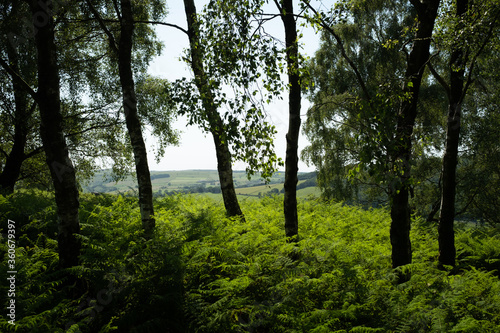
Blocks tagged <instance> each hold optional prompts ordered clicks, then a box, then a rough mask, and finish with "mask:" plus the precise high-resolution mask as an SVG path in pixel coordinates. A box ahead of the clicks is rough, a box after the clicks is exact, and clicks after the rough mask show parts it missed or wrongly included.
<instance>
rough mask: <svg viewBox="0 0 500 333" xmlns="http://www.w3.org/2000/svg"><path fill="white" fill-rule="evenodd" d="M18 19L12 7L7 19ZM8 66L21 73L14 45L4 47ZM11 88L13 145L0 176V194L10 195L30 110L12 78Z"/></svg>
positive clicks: (21, 155)
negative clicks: (12, 97)
mask: <svg viewBox="0 0 500 333" xmlns="http://www.w3.org/2000/svg"><path fill="white" fill-rule="evenodd" d="M12 17H14V18H15V20H18V19H19V6H13V7H12V12H11V14H10V16H9V17H8V20H11V19H12ZM5 48H6V50H7V56H8V59H9V64H10V67H11V68H12V70H14V71H15V72H17V73H21V71H20V67H19V54H18V51H17V49H16V46H15V44H14V43H7V44H6V45H5ZM12 87H13V90H14V143H13V146H12V149H11V151H10V152H9V155H8V156H6V160H5V165H4V168H3V170H2V173H1V174H0V193H1V194H10V193H13V192H14V186H15V185H16V182H17V180H18V179H19V176H20V174H21V167H22V164H23V162H24V160H25V159H26V155H25V153H24V150H25V148H26V141H27V138H28V133H29V126H30V125H29V122H30V119H31V115H32V110H29V107H28V93H27V92H26V91H25V90H24V87H23V86H22V85H21V84H19V82H18V81H17V80H16V79H14V78H12Z"/></svg>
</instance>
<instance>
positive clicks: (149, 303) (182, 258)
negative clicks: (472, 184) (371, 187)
mask: <svg viewBox="0 0 500 333" xmlns="http://www.w3.org/2000/svg"><path fill="white" fill-rule="evenodd" d="M243 204H244V206H245V207H244V208H245V211H246V212H247V214H246V221H247V222H246V223H245V224H242V223H241V222H239V221H236V220H232V219H229V218H227V217H226V216H225V212H224V207H223V206H222V204H215V203H214V202H213V201H211V200H210V199H207V198H204V197H200V196H196V197H195V196H185V195H177V196H169V197H165V198H161V199H158V200H157V201H156V214H155V217H156V219H157V230H156V232H155V237H153V239H151V240H148V241H145V240H144V239H142V238H141V237H140V235H141V224H140V214H139V208H138V205H137V201H136V199H135V198H123V197H120V196H113V195H100V196H94V195H91V194H84V195H82V200H81V210H80V211H81V213H80V219H81V221H82V236H81V238H82V241H83V244H84V246H83V253H82V256H81V264H80V265H79V266H77V267H75V268H72V269H71V270H68V271H60V270H59V269H58V268H57V261H58V258H57V249H56V248H57V243H56V241H55V240H54V234H53V231H50V230H51V228H52V226H54V225H55V219H56V215H55V213H54V211H53V209H54V206H53V204H52V197H51V195H49V194H47V193H45V192H39V191H38V192H37V191H32V192H16V193H15V194H13V195H11V196H8V197H2V196H0V210H1V212H2V214H3V215H2V218H3V219H5V218H10V219H19V221H23V223H22V227H21V230H20V232H19V233H18V234H19V235H21V234H22V236H21V237H20V238H19V239H18V240H17V242H18V243H17V245H18V247H17V258H16V261H17V262H16V265H17V267H18V275H17V278H18V280H17V282H16V283H17V285H16V288H17V291H16V302H17V304H18V307H17V310H18V312H17V316H16V326H15V327H14V326H12V325H10V324H8V323H7V322H6V319H5V317H2V319H0V329H1V330H2V331H4V332H10V331H13V329H15V330H16V331H18V332H47V331H50V332H63V331H64V330H66V329H69V328H70V327H71V329H72V330H73V331H74V332H78V331H80V332H112V331H120V332H124V331H127V332H149V331H158V330H161V331H165V332H496V331H498V330H499V329H500V315H499V314H500V296H499V295H500V280H499V275H498V272H499V271H498V269H499V268H500V266H499V262H498V256H499V255H500V253H499V249H500V230H499V229H498V228H496V229H495V228H491V227H486V226H481V225H475V224H470V223H463V224H461V225H460V226H458V227H457V249H458V268H457V269H456V270H454V271H442V270H438V269H437V267H436V265H435V264H434V262H435V260H436V257H437V254H438V253H437V240H436V238H437V231H436V230H435V228H434V226H433V225H432V224H429V223H427V222H425V221H423V220H421V219H417V220H415V221H414V226H413V228H412V238H413V244H414V262H415V263H414V264H411V265H408V266H404V267H402V268H399V269H401V270H403V271H404V272H406V273H408V274H410V275H411V279H409V281H407V282H405V283H402V284H398V283H397V282H396V272H394V271H393V270H392V269H391V268H390V247H389V230H388V229H389V224H390V218H389V216H388V212H387V211H386V209H383V208H382V209H369V210H363V209H360V208H358V207H355V206H347V205H343V204H341V203H331V202H324V201H317V200H309V201H301V202H300V203H299V207H298V209H299V213H300V216H301V223H300V228H301V230H300V234H301V239H300V241H299V242H298V243H296V244H290V243H287V242H286V241H285V239H284V237H283V234H282V233H283V230H282V223H283V221H282V217H281V214H280V211H281V206H282V202H281V200H280V199H278V198H276V197H275V198H272V197H265V198H262V199H260V200H252V201H245V202H244V203H243ZM22 212H24V213H25V214H24V215H23V214H22ZM0 247H1V248H2V253H6V252H7V251H6V249H7V248H6V243H5V241H2V242H1V243H0ZM6 262H7V261H6V259H5V257H3V258H2V260H1V262H0V266H1V269H2V270H6ZM69 276H77V277H79V279H80V281H81V284H82V288H81V293H80V295H79V296H77V297H76V298H75V297H69V296H68V294H67V291H68V290H69V289H68V285H67V284H66V283H67V281H68V278H69ZM0 294H1V295H2V296H1V297H5V295H6V286H5V284H2V286H1V287H0ZM2 299H3V298H2ZM2 304H5V303H4V301H2ZM69 331H71V330H68V332H69Z"/></svg>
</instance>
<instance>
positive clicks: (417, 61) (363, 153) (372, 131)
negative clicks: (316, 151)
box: [305, 1, 439, 268]
mask: <svg viewBox="0 0 500 333" xmlns="http://www.w3.org/2000/svg"><path fill="white" fill-rule="evenodd" d="M305 3H306V5H307V7H308V8H309V9H310V10H311V11H312V12H313V13H314V15H313V16H312V17H311V18H312V21H313V22H314V23H316V24H317V25H319V26H320V27H321V28H323V29H324V30H325V31H326V32H327V33H328V34H330V35H331V36H332V37H333V39H334V41H335V42H336V43H337V46H338V48H339V50H340V53H341V55H342V57H343V60H344V61H345V63H346V65H347V66H348V67H349V69H350V71H351V73H352V78H353V82H355V83H356V85H357V86H358V87H359V89H360V94H361V98H357V99H354V100H352V102H353V103H349V104H350V105H349V104H348V105H347V108H348V110H352V109H351V108H350V107H351V106H352V105H354V106H355V110H356V109H357V110H359V111H358V112H357V118H358V119H360V120H361V121H366V123H364V124H363V125H362V126H361V128H362V130H363V131H362V132H361V133H358V134H355V135H353V136H351V137H346V139H347V140H352V141H354V142H356V145H358V146H361V147H362V149H361V150H360V151H359V153H357V154H356V157H357V158H356V159H357V161H356V160H354V161H353V162H355V163H356V162H357V163H356V164H357V167H356V168H355V169H354V170H358V172H357V174H358V175H360V174H362V171H364V170H366V171H367V172H368V174H369V175H370V176H375V177H376V179H377V178H378V180H379V181H380V182H382V183H384V184H385V186H386V189H387V192H388V196H389V199H390V206H391V220H392V222H391V244H392V265H393V267H394V268H396V267H398V266H401V265H405V264H408V263H411V243H410V216H411V209H410V204H409V194H410V191H411V188H412V181H413V179H412V177H411V175H410V171H411V163H412V153H413V150H412V138H413V134H414V128H415V122H416V119H417V115H418V113H417V105H418V101H419V93H420V87H421V84H422V77H423V75H424V69H425V65H426V63H427V62H428V60H429V52H430V41H431V37H432V33H433V29H434V22H435V19H436V17H437V11H438V7H439V1H425V2H419V1H411V4H412V7H413V11H414V13H415V14H414V15H415V16H414V18H415V21H414V22H415V25H414V26H413V30H412V31H413V38H411V39H410V40H409V41H408V42H407V43H405V44H403V50H404V49H405V46H406V45H407V44H410V45H411V49H410V51H409V52H408V53H407V55H406V58H404V59H405V61H404V64H405V65H404V67H402V68H403V70H401V71H395V72H393V73H394V76H395V77H394V76H393V77H392V78H391V77H390V76H389V77H387V72H386V71H385V72H383V74H382V78H384V76H385V82H384V81H382V84H379V86H378V87H376V88H375V89H373V88H372V86H371V85H368V84H367V81H369V79H370V77H367V74H368V73H366V72H363V71H362V70H361V69H362V67H361V68H360V67H359V66H358V63H359V62H360V60H359V59H358V58H361V59H362V58H363V55H362V54H361V52H362V51H365V50H364V49H363V48H362V46H363V43H361V44H358V45H356V47H355V48H354V52H353V51H352V50H349V49H347V48H346V47H345V44H344V40H343V39H342V38H341V37H340V35H339V33H338V32H339V29H340V31H342V29H345V30H347V31H348V32H349V30H348V29H349V27H350V25H349V20H350V19H352V18H353V16H354V17H355V15H356V14H357V13H359V12H360V11H361V8H363V7H364V6H365V5H366V4H369V3H366V4H365V2H364V1H361V2H359V1H349V2H345V3H342V4H340V5H339V7H338V8H337V9H336V11H332V13H331V14H335V15H338V16H339V19H340V23H339V24H338V26H333V27H332V24H331V23H333V21H331V22H328V21H326V20H325V19H324V17H328V16H325V15H320V14H319V13H318V11H317V10H315V9H314V8H313V7H312V6H311V5H310V4H309V2H305ZM370 4H371V5H373V6H380V5H381V3H378V2H376V3H373V4H372V3H370ZM396 4H397V2H394V3H392V2H391V3H390V5H389V6H388V7H389V8H391V6H392V8H397V7H396ZM383 7H384V6H380V8H383ZM350 13H352V15H351V14H350ZM405 18H406V16H403V19H405ZM398 19H399V17H398V16H395V20H389V21H388V25H391V24H394V22H395V23H398V24H399V22H398ZM351 22H352V21H351ZM354 23H356V21H354ZM337 27H338V28H337ZM410 27H411V26H410ZM380 31H381V30H380V29H377V30H375V32H374V34H373V35H369V36H368V37H369V38H370V39H373V38H378V37H379V36H380V34H379V32H380ZM382 31H383V30H382ZM350 32H351V33H352V32H354V31H353V30H351V31H350ZM398 38H399V37H397V38H396V39H395V40H391V39H389V40H386V41H385V42H386V43H385V45H386V47H387V48H390V47H391V45H393V44H394V43H398V42H399V40H398ZM382 45H384V44H382ZM380 46H381V45H380V44H379V45H378V47H379V48H380ZM367 51H370V50H369V49H368V50H367ZM367 54H368V55H370V54H371V53H370V52H367ZM374 54H378V53H377V52H375V53H374ZM355 57H358V58H355ZM367 61H369V60H365V59H362V60H361V63H363V62H367ZM387 65H388V66H390V63H389V64H387ZM390 73H392V72H390ZM398 76H400V77H398ZM375 82H377V81H375ZM399 84H401V85H402V88H401V86H399V87H398V85H399ZM372 89H373V90H372ZM332 102H333V103H336V101H332ZM333 120H334V121H339V119H338V118H337V119H333ZM340 121H342V120H340Z"/></svg>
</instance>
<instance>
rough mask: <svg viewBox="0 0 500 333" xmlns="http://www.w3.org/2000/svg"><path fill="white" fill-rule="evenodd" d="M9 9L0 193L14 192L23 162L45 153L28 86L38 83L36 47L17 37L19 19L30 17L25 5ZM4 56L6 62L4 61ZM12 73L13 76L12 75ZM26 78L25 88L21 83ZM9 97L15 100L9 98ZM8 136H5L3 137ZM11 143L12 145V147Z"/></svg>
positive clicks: (6, 11) (4, 22) (4, 26)
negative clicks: (38, 136) (40, 142)
mask: <svg viewBox="0 0 500 333" xmlns="http://www.w3.org/2000/svg"><path fill="white" fill-rule="evenodd" d="M8 7H9V6H7V5H6V6H5V7H2V9H1V10H2V14H1V15H2V18H3V20H2V27H1V29H2V32H3V33H2V39H3V40H2V44H3V45H4V48H3V49H2V51H3V52H2V55H1V58H0V59H1V60H0V63H1V65H2V67H3V68H4V70H6V73H5V74H6V75H2V85H1V90H2V96H3V98H2V102H1V103H2V104H1V105H2V106H1V109H2V113H1V117H2V118H3V119H2V126H4V127H3V128H2V130H1V133H2V136H3V140H2V141H3V142H4V143H5V145H2V147H0V148H1V150H0V152H1V153H2V155H3V156H2V159H1V160H4V162H3V168H2V170H1V173H0V193H3V194H10V193H12V192H14V186H15V184H16V182H17V180H18V179H19V178H20V177H21V174H22V172H23V170H22V165H23V162H24V161H25V160H27V159H29V158H31V157H33V156H35V155H37V154H39V153H40V152H42V151H43V149H42V147H41V145H36V143H35V142H36V141H38V140H37V137H36V134H35V133H37V132H38V129H37V128H36V127H37V125H38V122H37V121H35V110H36V108H37V104H36V102H34V101H33V99H32V97H31V96H30V95H29V90H28V88H27V87H26V86H27V85H32V84H33V83H34V82H36V76H35V75H36V70H35V69H34V68H36V61H35V59H34V58H33V57H32V56H31V54H32V53H33V51H34V45H33V43H32V42H31V41H30V42H28V41H27V40H26V41H21V40H20V39H19V38H18V37H16V36H15V32H16V30H17V29H19V27H18V23H17V22H18V20H19V17H24V16H25V15H26V14H27V11H28V8H26V6H24V3H22V2H18V1H14V2H12V3H11V4H10V10H9V8H8ZM4 56H5V57H6V59H7V60H6V61H4V60H3V59H4ZM9 72H10V74H9ZM15 75H19V77H22V78H23V81H24V82H26V86H25V85H24V84H23V83H21V82H20V80H19V78H16V77H15ZM8 96H12V98H9V97H8ZM4 135H5V136H4ZM9 143H10V144H9Z"/></svg>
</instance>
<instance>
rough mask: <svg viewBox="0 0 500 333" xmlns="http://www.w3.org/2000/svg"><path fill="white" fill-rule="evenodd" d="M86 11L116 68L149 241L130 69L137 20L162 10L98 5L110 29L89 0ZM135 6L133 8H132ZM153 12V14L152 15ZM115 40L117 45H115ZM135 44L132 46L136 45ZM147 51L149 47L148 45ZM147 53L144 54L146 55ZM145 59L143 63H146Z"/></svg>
mask: <svg viewBox="0 0 500 333" xmlns="http://www.w3.org/2000/svg"><path fill="white" fill-rule="evenodd" d="M86 3H87V6H88V10H89V11H90V12H91V13H92V15H93V17H94V18H95V20H96V21H97V22H98V24H99V27H100V28H101V29H102V31H103V32H104V33H105V34H106V36H107V38H108V43H109V47H110V49H111V52H112V54H113V57H114V58H113V59H114V60H115V61H116V62H117V64H118V75H119V78H120V85H121V90H122V107H123V111H124V114H125V123H126V125H127V130H128V135H129V139H130V144H131V146H132V150H133V154H134V160H135V167H136V175H137V183H138V187H139V207H140V211H141V220H142V224H143V228H144V232H145V235H146V237H150V236H151V234H152V232H153V229H154V226H155V220H154V217H153V215H154V207H153V191H152V185H151V177H150V172H149V166H148V161H147V150H146V146H145V143H144V139H143V134H142V123H141V119H140V117H139V113H138V109H137V95H136V87H135V81H134V73H133V69H132V64H133V62H134V61H133V47H134V24H135V23H136V21H137V20H139V19H143V20H142V21H147V20H148V19H149V15H150V13H152V15H153V16H155V15H156V16H158V17H156V16H155V17H154V18H159V17H161V16H162V15H163V7H162V5H161V4H160V3H157V2H155V3H153V4H149V3H142V4H141V5H140V6H139V5H138V4H135V3H134V4H132V1H131V0H121V1H120V4H119V6H118V3H114V5H113V6H111V5H110V4H108V3H102V4H100V5H101V6H103V7H104V8H106V7H107V6H108V5H109V6H110V7H111V8H108V9H109V10H110V11H111V12H112V11H114V12H115V15H116V18H113V19H111V20H109V21H110V22H111V24H112V27H113V28H108V26H107V25H106V22H108V19H107V18H103V17H101V14H100V13H99V11H98V7H96V6H94V5H93V4H92V2H91V1H90V0H87V2H86ZM134 5H135V8H134ZM147 5H151V8H146V7H145V6H147ZM153 11H155V12H154V13H153ZM135 12H138V13H140V14H141V15H142V16H145V17H140V18H139V19H135V18H134V13H135ZM116 24H118V29H119V31H120V34H119V39H117V38H116V37H115V35H114V30H113V29H114V28H116ZM117 40H118V42H117ZM142 42H143V43H145V44H146V45H147V44H149V43H151V42H150V41H148V40H147V39H146V41H144V40H143V41H142ZM137 44H138V43H136V45H137ZM148 46H149V47H151V46H150V45H148ZM146 53H148V52H146ZM147 57H148V55H146V60H145V62H146V63H147Z"/></svg>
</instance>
